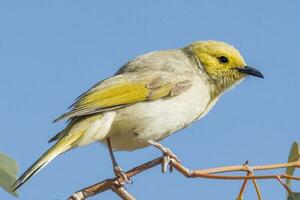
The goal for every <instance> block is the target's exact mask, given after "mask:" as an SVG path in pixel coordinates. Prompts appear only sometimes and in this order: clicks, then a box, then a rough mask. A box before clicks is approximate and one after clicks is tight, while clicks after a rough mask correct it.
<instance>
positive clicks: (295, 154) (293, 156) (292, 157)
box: [285, 142, 299, 186]
mask: <svg viewBox="0 0 300 200" xmlns="http://www.w3.org/2000/svg"><path fill="white" fill-rule="evenodd" d="M298 159H299V145H298V143H297V142H294V143H293V145H292V148H291V150H290V154H289V159H288V162H294V161H297V160H298ZM294 171H295V167H287V168H286V171H285V173H286V174H287V175H290V176H293V174H294ZM286 184H287V185H288V186H291V180H289V179H286Z"/></svg>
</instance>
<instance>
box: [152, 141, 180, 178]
mask: <svg viewBox="0 0 300 200" xmlns="http://www.w3.org/2000/svg"><path fill="white" fill-rule="evenodd" d="M147 142H148V143H149V144H151V145H152V146H154V147H156V148H157V149H159V150H161V151H162V152H163V155H164V157H163V162H162V172H163V173H165V172H166V171H167V166H168V165H169V164H170V161H171V158H173V159H175V160H176V161H177V162H180V160H179V159H178V158H177V156H176V155H175V154H174V153H173V152H172V151H171V150H170V149H169V148H167V147H164V146H163V145H161V144H160V143H158V142H155V141H154V140H148V141H147ZM172 169H173V168H172V166H171V165H170V171H172Z"/></svg>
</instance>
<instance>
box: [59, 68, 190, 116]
mask: <svg viewBox="0 0 300 200" xmlns="http://www.w3.org/2000/svg"><path fill="white" fill-rule="evenodd" d="M190 86H191V82H190V81H189V80H185V79H179V80H178V77H176V78H175V77H174V76H173V75H171V74H170V73H169V74H163V76H162V74H161V73H159V74H155V73H153V74H150V75H149V73H148V74H146V75H143V74H140V75H136V74H135V75H118V76H115V77H112V78H109V79H107V80H104V81H102V82H99V83H97V84H96V85H94V87H92V88H91V89H90V90H88V91H87V92H85V93H83V94H82V95H81V96H80V97H79V98H78V99H77V100H76V102H75V103H74V104H73V105H72V106H71V108H72V109H71V110H70V111H69V112H67V113H65V114H63V115H61V116H60V117H58V118H57V119H56V120H54V122H56V121H59V120H63V119H72V118H74V117H80V116H85V115H90V114H94V113H100V112H104V111H107V110H114V109H118V108H121V107H124V106H128V105H132V104H134V103H137V102H143V101H154V100H158V99H161V98H164V97H167V96H176V95H179V94H181V93H183V92H184V91H186V90H187V89H188V88H189V87H190Z"/></svg>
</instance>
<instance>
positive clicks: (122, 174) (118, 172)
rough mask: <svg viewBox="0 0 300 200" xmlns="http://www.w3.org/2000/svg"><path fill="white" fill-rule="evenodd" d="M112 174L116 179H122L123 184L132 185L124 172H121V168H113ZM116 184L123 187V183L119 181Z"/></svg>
mask: <svg viewBox="0 0 300 200" xmlns="http://www.w3.org/2000/svg"><path fill="white" fill-rule="evenodd" d="M114 173H115V175H116V176H117V177H118V178H122V179H123V180H124V182H125V184H126V183H129V184H132V181H131V180H130V178H128V177H127V175H126V174H125V172H124V171H123V170H122V168H121V167H119V166H115V167H114ZM118 182H119V184H120V185H124V183H121V182H120V181H119V180H118Z"/></svg>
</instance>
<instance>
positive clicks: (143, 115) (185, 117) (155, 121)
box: [108, 80, 211, 150]
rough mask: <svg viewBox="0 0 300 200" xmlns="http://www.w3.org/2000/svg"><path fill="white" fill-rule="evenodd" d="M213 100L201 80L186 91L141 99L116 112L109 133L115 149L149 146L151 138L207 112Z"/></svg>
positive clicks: (166, 134) (163, 135) (159, 136)
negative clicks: (157, 98)
mask: <svg viewBox="0 0 300 200" xmlns="http://www.w3.org/2000/svg"><path fill="white" fill-rule="evenodd" d="M210 101H211V97H210V94H209V89H208V88H207V86H206V84H204V83H203V82H202V81H201V80H198V82H197V83H196V84H193V87H192V88H190V89H189V90H188V91H186V92H185V93H183V94H181V95H179V96H175V97H171V98H166V99H162V100H157V101H153V102H141V103H137V104H134V105H132V106H128V107H125V108H122V109H120V110H117V111H114V112H116V116H115V118H114V122H113V124H112V126H111V129H110V131H109V133H108V137H110V139H111V143H112V146H113V148H114V149H115V150H134V149H137V148H142V147H145V146H147V145H148V144H147V140H149V139H152V140H156V141H158V140H161V139H163V138H165V137H166V136H168V135H170V134H172V133H174V132H175V131H177V130H180V129H182V128H184V127H185V126H187V125H189V124H190V123H192V122H193V121H194V120H196V119H197V118H199V117H200V116H201V117H203V116H202V114H203V113H207V110H206V109H207V108H208V107H211V106H208V104H209V103H210Z"/></svg>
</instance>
